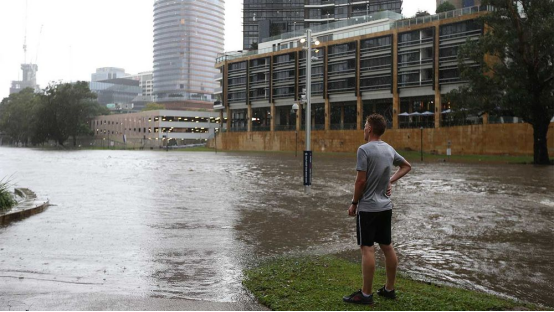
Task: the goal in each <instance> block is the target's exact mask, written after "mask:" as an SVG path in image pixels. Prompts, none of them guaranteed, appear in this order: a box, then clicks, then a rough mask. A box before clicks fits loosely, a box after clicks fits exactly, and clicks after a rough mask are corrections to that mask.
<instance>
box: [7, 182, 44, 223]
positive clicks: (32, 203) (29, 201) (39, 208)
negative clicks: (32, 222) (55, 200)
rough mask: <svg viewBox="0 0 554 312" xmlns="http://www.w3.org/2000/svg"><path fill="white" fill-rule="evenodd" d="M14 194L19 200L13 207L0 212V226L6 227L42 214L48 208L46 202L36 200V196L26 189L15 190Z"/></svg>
mask: <svg viewBox="0 0 554 312" xmlns="http://www.w3.org/2000/svg"><path fill="white" fill-rule="evenodd" d="M15 194H16V195H17V196H18V197H19V198H20V199H19V200H18V201H17V205H16V206H15V207H12V208H10V209H6V210H4V211H1V212H0V225H7V224H9V223H10V222H13V221H18V220H21V219H24V218H27V217H30V216H32V215H35V214H37V213H40V212H43V211H44V210H45V209H46V208H48V206H49V202H48V201H44V200H38V199H37V195H36V194H35V193H34V192H33V191H31V190H29V189H27V188H16V189H15Z"/></svg>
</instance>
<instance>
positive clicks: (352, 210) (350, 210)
mask: <svg viewBox="0 0 554 312" xmlns="http://www.w3.org/2000/svg"><path fill="white" fill-rule="evenodd" d="M357 209H358V207H357V206H356V205H350V208H348V215H349V216H351V217H355V216H356V210H357Z"/></svg>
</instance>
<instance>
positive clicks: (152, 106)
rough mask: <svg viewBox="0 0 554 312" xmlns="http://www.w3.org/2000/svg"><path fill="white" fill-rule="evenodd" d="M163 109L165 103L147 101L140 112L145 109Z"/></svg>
mask: <svg viewBox="0 0 554 312" xmlns="http://www.w3.org/2000/svg"><path fill="white" fill-rule="evenodd" d="M162 109H165V105H163V104H158V103H148V104H146V106H145V107H144V108H143V109H142V112H146V111H153V110H162Z"/></svg>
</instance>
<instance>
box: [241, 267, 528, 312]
mask: <svg viewBox="0 0 554 312" xmlns="http://www.w3.org/2000/svg"><path fill="white" fill-rule="evenodd" d="M384 283H385V272H384V269H380V268H378V269H377V270H376V272H375V278H374V288H375V290H374V292H375V291H376V289H377V288H379V287H381V286H382V285H383V284H384ZM243 284H244V286H245V287H246V288H248V289H249V290H250V291H251V292H252V293H253V294H254V296H255V297H256V298H257V299H258V301H259V302H260V303H261V304H263V305H266V306H267V307H269V308H271V309H272V310H277V311H281V310H316V311H320V310H335V311H341V310H396V311H406V310H422V311H429V310H481V311H483V310H511V309H514V308H524V309H537V308H538V307H537V306H534V305H529V304H523V303H519V302H516V301H511V300H506V299H502V298H498V297H495V296H493V295H489V294H485V293H480V292H475V291H469V290H465V289H459V288H453V287H447V286H440V285H435V284H430V283H425V282H419V281H414V280H412V279H410V278H408V277H405V276H402V274H398V276H397V283H396V289H397V299H396V300H388V299H384V298H380V297H379V296H377V295H376V294H375V295H374V300H375V304H374V305H373V306H360V305H355V304H348V303H344V302H343V301H342V297H343V296H345V295H349V294H351V293H352V292H354V291H356V290H358V289H360V287H361V268H360V264H359V263H352V262H349V261H347V260H344V259H340V258H337V257H335V256H309V257H299V258H278V259H275V260H271V261H269V262H267V263H265V264H262V265H260V266H258V267H256V268H253V269H249V270H246V271H245V279H244V281H243Z"/></svg>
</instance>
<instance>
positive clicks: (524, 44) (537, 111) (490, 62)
mask: <svg viewBox="0 0 554 312" xmlns="http://www.w3.org/2000/svg"><path fill="white" fill-rule="evenodd" d="M483 5H492V6H494V7H495V10H494V11H493V12H489V13H488V14H486V15H484V16H483V17H481V18H480V19H479V21H480V22H481V23H482V24H483V25H484V27H485V29H486V30H487V31H486V33H485V34H484V35H483V36H482V37H481V38H480V40H478V41H469V40H468V41H467V42H466V43H465V44H464V45H463V46H462V47H461V48H460V51H459V52H458V66H459V68H460V72H461V77H462V78H463V79H466V80H467V81H468V84H467V85H466V86H464V87H461V88H459V89H458V90H454V91H452V92H450V93H449V94H448V98H449V99H450V100H451V101H452V103H453V104H452V105H453V107H456V108H465V109H468V110H472V111H482V112H486V113H489V114H494V113H495V112H496V111H498V110H500V109H501V110H509V111H511V112H512V113H513V114H514V115H516V116H518V117H521V118H523V119H524V121H525V122H527V123H529V124H530V125H531V126H532V127H533V151H534V156H533V160H534V163H535V164H548V163H549V158H548V149H547V133H548V126H549V124H550V120H551V119H552V118H553V117H554V65H553V63H554V2H553V1H550V0H537V1H529V0H485V1H484V3H483ZM468 59H469V60H471V61H473V62H474V64H473V65H475V64H478V65H479V67H478V69H480V70H476V68H475V66H471V64H468V62H467V60H468Z"/></svg>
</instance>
